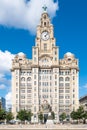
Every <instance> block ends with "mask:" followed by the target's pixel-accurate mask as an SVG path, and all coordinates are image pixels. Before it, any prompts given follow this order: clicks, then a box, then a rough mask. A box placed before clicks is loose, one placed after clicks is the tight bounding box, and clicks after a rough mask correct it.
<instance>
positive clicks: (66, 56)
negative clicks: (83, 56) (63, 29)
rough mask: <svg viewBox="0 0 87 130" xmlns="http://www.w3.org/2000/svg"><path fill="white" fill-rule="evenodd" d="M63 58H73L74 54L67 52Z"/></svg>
mask: <svg viewBox="0 0 87 130" xmlns="http://www.w3.org/2000/svg"><path fill="white" fill-rule="evenodd" d="M64 58H74V54H72V53H71V52H67V53H66V54H65V55H64Z"/></svg>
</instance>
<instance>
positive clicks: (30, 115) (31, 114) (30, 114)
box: [27, 111, 33, 121]
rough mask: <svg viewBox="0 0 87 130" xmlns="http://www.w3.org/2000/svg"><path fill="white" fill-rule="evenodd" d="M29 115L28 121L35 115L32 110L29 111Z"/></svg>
mask: <svg viewBox="0 0 87 130" xmlns="http://www.w3.org/2000/svg"><path fill="white" fill-rule="evenodd" d="M27 116H28V121H31V117H32V116H33V113H31V111H28V112H27Z"/></svg>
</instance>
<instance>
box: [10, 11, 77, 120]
mask: <svg viewBox="0 0 87 130" xmlns="http://www.w3.org/2000/svg"><path fill="white" fill-rule="evenodd" d="M35 41H36V42H35V46H34V47H33V48H32V60H29V59H27V58H26V55H25V54H23V53H19V54H17V55H16V56H15V58H14V59H13V61H12V69H11V72H12V96H13V97H12V112H13V113H14V115H15V116H16V113H17V112H18V111H19V110H20V109H27V110H31V111H32V113H33V118H32V121H34V118H35V119H36V121H38V112H39V111H41V106H42V104H44V102H47V103H48V104H49V105H50V106H51V110H52V111H54V112H55V115H56V117H55V120H56V121H58V120H59V115H60V114H61V113H62V112H66V113H67V115H69V114H70V112H71V111H72V110H73V109H77V108H78V105H79V102H78V86H79V73H78V72H79V69H78V59H76V58H75V56H74V54H72V53H70V52H68V53H66V54H65V55H64V58H63V59H59V47H57V46H56V40H55V37H54V31H53V25H52V24H51V23H50V19H49V16H48V13H47V12H44V13H43V14H42V15H41V20H40V24H39V25H38V26H37V34H36V40H35Z"/></svg>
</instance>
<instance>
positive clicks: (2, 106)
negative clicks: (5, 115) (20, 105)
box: [0, 97, 6, 110]
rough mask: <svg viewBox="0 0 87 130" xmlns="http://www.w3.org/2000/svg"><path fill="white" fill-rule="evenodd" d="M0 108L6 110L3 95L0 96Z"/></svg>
mask: <svg viewBox="0 0 87 130" xmlns="http://www.w3.org/2000/svg"><path fill="white" fill-rule="evenodd" d="M0 109H4V110H6V100H5V98H3V97H0Z"/></svg>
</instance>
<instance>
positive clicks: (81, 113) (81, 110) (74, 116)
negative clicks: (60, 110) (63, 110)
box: [70, 106, 85, 120]
mask: <svg viewBox="0 0 87 130" xmlns="http://www.w3.org/2000/svg"><path fill="white" fill-rule="evenodd" d="M84 113H85V111H84V108H83V107H82V106H80V107H79V108H78V109H77V111H72V112H71V114H70V115H71V118H72V119H73V120H78V119H83V117H84Z"/></svg>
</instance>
